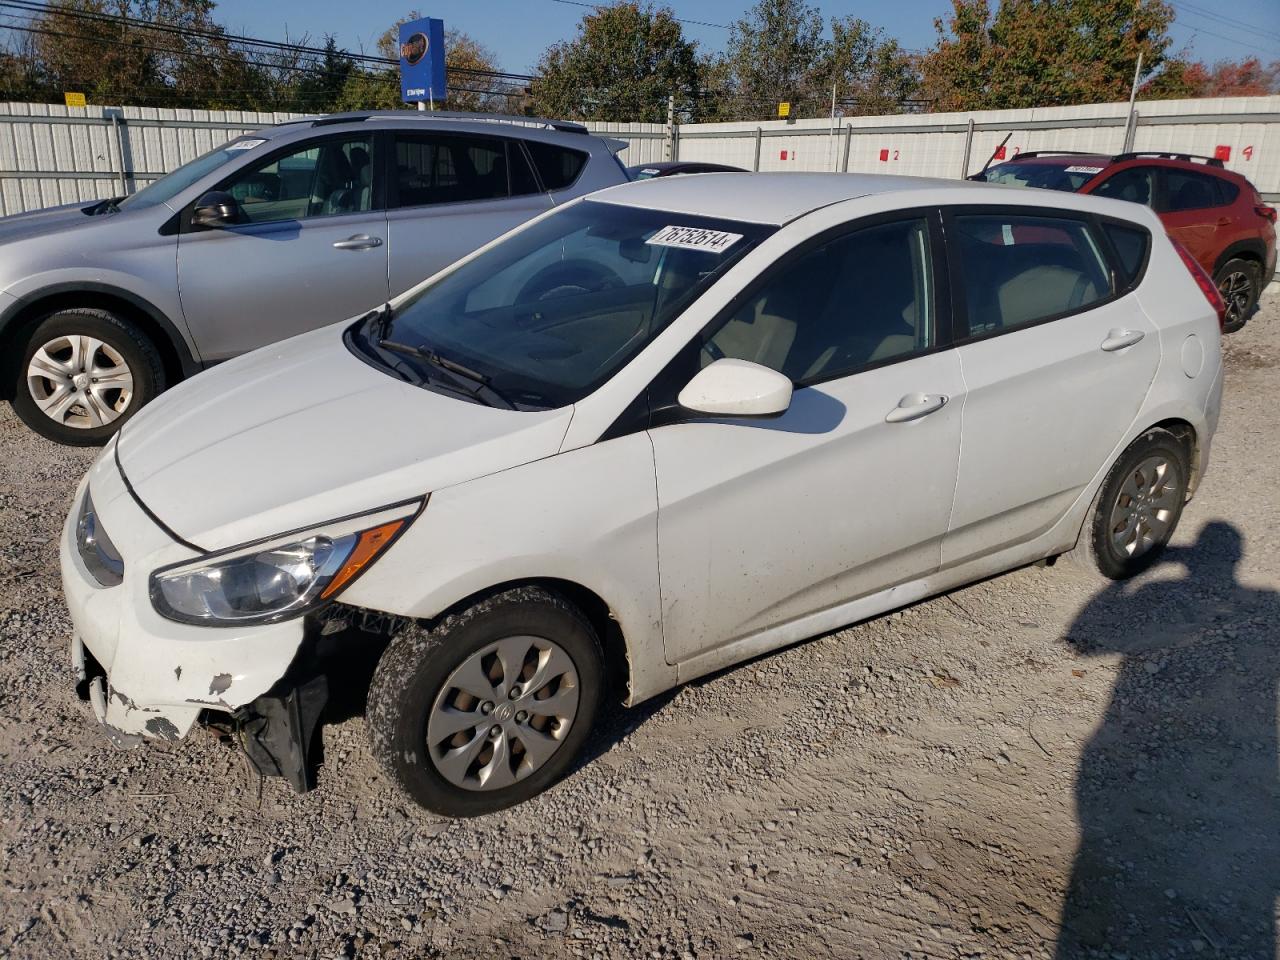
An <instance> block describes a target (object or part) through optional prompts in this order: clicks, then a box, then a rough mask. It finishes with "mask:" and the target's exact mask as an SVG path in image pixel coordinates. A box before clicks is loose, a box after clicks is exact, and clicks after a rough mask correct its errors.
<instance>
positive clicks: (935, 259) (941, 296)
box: [596, 206, 955, 443]
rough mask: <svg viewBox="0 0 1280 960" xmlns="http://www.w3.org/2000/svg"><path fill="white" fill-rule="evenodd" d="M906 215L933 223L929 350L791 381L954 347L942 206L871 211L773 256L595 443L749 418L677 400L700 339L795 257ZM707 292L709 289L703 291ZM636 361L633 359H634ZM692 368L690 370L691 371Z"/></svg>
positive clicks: (811, 381) (799, 385) (814, 382)
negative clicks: (698, 408) (706, 410)
mask: <svg viewBox="0 0 1280 960" xmlns="http://www.w3.org/2000/svg"><path fill="white" fill-rule="evenodd" d="M904 220H924V221H925V222H926V223H927V224H928V227H929V248H928V256H929V260H930V267H931V268H932V271H931V272H932V277H931V279H932V282H933V301H934V303H933V308H934V313H933V319H934V328H935V331H936V336H935V338H934V344H933V346H932V347H930V348H928V349H926V350H919V351H914V352H912V353H908V354H900V355H898V356H895V357H886V358H885V359H883V360H877V361H875V362H873V363H865V364H862V365H861V366H858V367H854V368H852V369H850V370H843V371H841V372H839V373H833V374H830V375H828V376H821V377H812V378H807V379H805V380H803V381H793V387H794V389H796V390H803V389H806V388H808V387H815V386H819V385H821V384H823V383H829V382H830V381H832V380H843V379H845V378H847V377H856V376H858V375H859V374H862V373H866V372H868V371H871V370H878V369H880V368H881V367H887V366H890V365H892V364H895V363H905V362H907V361H909V360H916V359H919V358H921V357H927V356H932V355H933V354H936V353H942V352H944V351H946V350H950V349H951V348H952V347H953V346H954V342H953V333H954V329H955V328H954V320H953V301H954V298H953V296H952V292H951V274H950V269H951V267H950V262H949V260H948V258H947V256H946V248H945V244H944V242H943V240H944V238H943V222H942V218H941V216H940V211H939V208H938V207H935V206H923V207H903V208H901V209H898V210H889V211H885V212H883V213H876V214H870V215H868V216H865V217H859V218H857V219H854V220H848V221H846V222H844V223H840V224H836V225H835V226H832V227H829V228H827V229H826V230H823V231H821V232H820V233H817V234H814V235H813V236H812V237H809V238H808V239H806V240H803V241H801V242H800V243H798V244H796V245H795V246H793V247H792V248H791V249H790V250H788V251H787V252H786V253H784V254H783V255H782V256H780V257H779V258H778V259H776V260H774V261H773V263H771V264H769V266H768V267H767V268H766V269H765V270H763V271H761V272H760V273H759V274H757V275H756V276H755V277H754V278H752V280H751V282H750V283H748V284H747V285H746V286H745V287H743V288H742V289H741V290H739V291H738V292H737V293H736V294H734V295H733V298H732V299H731V300H730V301H729V302H728V303H727V304H725V306H724V307H723V308H721V309H720V310H719V311H718V312H717V313H716V315H715V316H714V317H712V318H711V320H709V321H708V322H707V323H706V324H704V325H703V326H702V328H701V329H700V330H699V331H698V332H697V333H695V334H694V335H693V336H692V337H691V338H690V339H689V342H688V343H686V344H685V345H684V346H682V347H681V348H680V349H679V350H678V351H677V352H676V355H675V356H674V357H672V358H671V360H670V361H668V362H667V364H666V365H665V366H664V367H663V368H662V369H661V370H660V371H658V373H657V374H655V375H654V377H653V378H652V379H651V380H650V381H649V383H648V384H647V385H646V386H645V388H644V389H643V390H642V391H640V393H639V394H638V395H637V396H636V398H635V399H634V400H632V402H631V403H629V404H628V405H627V406H626V408H625V409H624V410H623V412H622V413H621V414H619V416H618V418H617V419H616V420H615V421H614V422H613V424H611V425H610V426H609V428H608V429H607V430H606V431H605V432H604V433H602V434H601V435H600V438H599V440H597V441H596V442H597V443H600V442H603V441H605V440H610V439H613V438H615V437H620V436H625V435H626V434H628V433H634V432H637V431H639V430H652V429H656V428H657V427H662V426H668V425H670V424H674V423H690V422H696V421H719V420H724V419H733V420H737V419H750V418H745V417H731V418H726V417H725V416H723V415H720V414H707V413H699V412H697V411H694V410H687V409H685V408H684V407H681V406H680V405H679V403H678V402H677V400H676V396H677V395H678V394H679V392H680V390H682V389H683V388H684V386H685V385H686V384H687V383H688V382H689V380H690V379H691V378H692V377H693V376H694V375H695V374H696V373H697V372H698V370H699V366H698V354H699V352H700V351H701V349H702V343H703V342H704V340H705V338H706V337H708V336H709V335H710V334H711V332H712V331H715V330H718V329H719V328H720V327H721V326H723V325H724V324H725V323H727V322H728V321H729V320H731V319H732V318H733V317H734V316H735V315H736V314H737V312H738V311H739V310H741V309H742V307H743V306H744V305H745V304H747V303H748V302H750V300H751V299H752V298H753V297H755V296H756V295H757V294H758V293H759V292H760V290H761V289H762V288H763V287H765V286H766V285H767V284H768V283H770V282H771V281H773V280H774V279H776V278H777V276H778V275H779V273H781V272H783V271H786V270H788V269H790V268H791V267H792V266H794V264H795V262H796V261H797V260H799V259H801V258H803V257H805V256H807V255H808V254H810V253H812V252H813V251H814V250H816V249H818V248H819V247H822V246H825V245H827V244H829V243H832V242H833V241H836V240H839V239H841V238H842V237H845V236H848V235H850V234H853V233H857V232H858V231H859V230H863V229H866V228H868V227H876V226H880V225H881V224H885V223H896V222H899V221H904ZM703 295H704V296H705V295H706V294H705V292H704V294H703ZM633 362H634V361H633ZM690 371H692V372H690Z"/></svg>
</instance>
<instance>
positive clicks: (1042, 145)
mask: <svg viewBox="0 0 1280 960" xmlns="http://www.w3.org/2000/svg"><path fill="white" fill-rule="evenodd" d="M296 116H297V115H296V114H286V113H252V112H248V111H213V110H170V109H159V108H154V107H86V108H67V107H64V106H61V105H58V104H37V103H8V104H3V103H0V215H8V214H13V213H22V212H24V211H27V210H34V209H38V208H40V207H47V206H52V205H54V204H58V203H72V202H75V201H78V200H89V199H96V198H99V197H107V196H116V195H119V194H121V193H131V192H133V191H134V190H136V189H138V188H139V187H141V186H144V185H146V184H147V183H149V182H151V181H152V180H154V179H156V178H157V177H159V176H162V175H163V174H165V173H167V172H168V171H169V170H172V169H173V168H174V167H176V166H178V165H179V164H182V163H185V162H186V161H188V160H191V159H193V158H195V157H197V156H199V155H200V154H201V153H203V152H205V151H206V150H209V149H211V148H212V147H214V146H216V145H217V144H218V143H221V142H223V141H226V140H229V139H231V138H233V137H237V136H240V135H241V134H244V133H247V132H250V131H252V130H255V129H258V128H260V127H263V126H267V125H269V124H273V123H280V122H282V121H285V120H289V119H294V118H295V117H296ZM589 126H590V127H591V128H592V130H593V131H595V132H597V133H601V134H606V135H609V136H613V137H617V138H619V139H623V140H626V141H627V142H628V146H627V148H626V150H624V151H623V152H622V154H621V158H622V160H623V162H624V163H627V164H635V163H649V162H652V161H655V160H662V159H667V158H670V157H675V158H678V159H683V160H712V161H718V162H722V163H731V164H734V165H737V166H742V167H746V168H747V169H753V170H764V171H771V170H848V171H857V172H869V173H898V174H912V175H919V176H935V177H960V176H963V175H964V174H965V173H969V172H973V171H974V170H977V169H978V168H979V167H981V166H982V164H983V162H985V161H986V159H987V157H989V156H990V155H991V153H992V151H993V150H994V149H995V147H996V146H997V144H999V143H1000V141H1001V140H1002V139H1003V138H1004V137H1005V136H1006V135H1010V136H1009V141H1008V144H1007V145H1006V153H1007V155H1008V156H1012V155H1014V154H1015V153H1016V152H1021V151H1027V150H1088V151H1097V152H1099V153H1104V154H1111V153H1118V152H1120V150H1121V149H1122V148H1123V147H1124V145H1125V143H1126V141H1127V140H1128V139H1131V142H1132V144H1133V149H1135V150H1178V151H1182V152H1190V153H1198V154H1204V155H1208V156H1213V155H1214V154H1215V153H1216V152H1219V151H1223V152H1226V153H1229V158H1228V159H1227V160H1226V166H1227V167H1228V169H1232V170H1236V171H1238V172H1239V173H1243V174H1244V175H1245V176H1247V177H1248V178H1249V179H1250V180H1252V181H1253V183H1254V184H1255V185H1256V186H1257V187H1258V189H1259V190H1260V191H1261V192H1262V193H1263V195H1264V196H1267V197H1268V199H1272V200H1280V96H1277V97H1227V98H1221V99H1213V100H1167V101H1153V102H1150V103H1139V104H1138V106H1137V109H1136V111H1135V115H1134V117H1132V118H1131V117H1130V116H1129V113H1128V105H1127V104H1123V103H1113V104H1092V105H1087V106H1079V107H1046V108H1038V109H1031V110H996V111H984V112H977V113H940V114H923V115H922V114H910V115H902V116H892V117H853V118H843V119H838V120H837V121H836V122H835V123H834V124H833V123H832V122H831V121H829V120H800V121H796V122H795V123H787V122H785V121H769V122H764V123H706V124H687V125H684V126H680V127H673V128H668V127H666V126H665V125H663V124H652V123H648V124H646V123H600V124H590V125H589Z"/></svg>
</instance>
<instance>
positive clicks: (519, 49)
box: [215, 0, 1280, 73]
mask: <svg viewBox="0 0 1280 960" xmlns="http://www.w3.org/2000/svg"><path fill="white" fill-rule="evenodd" d="M750 2H751V0H668V3H667V5H668V6H670V7H671V8H672V9H673V10H675V12H676V16H678V17H682V18H685V19H688V20H701V21H705V22H707V23H712V24H728V23H731V22H732V21H733V20H736V19H738V18H739V17H740V16H742V13H743V11H744V10H745V9H746V8H747V7H748V6H750ZM811 2H813V0H811ZM1173 3H1174V7H1175V9H1176V10H1177V11H1178V20H1177V22H1176V23H1175V24H1174V29H1173V31H1172V32H1173V36H1174V39H1175V46H1186V45H1189V46H1190V52H1191V53H1192V55H1193V56H1194V57H1196V58H1198V59H1204V60H1208V61H1210V62H1212V61H1214V60H1219V59H1226V58H1230V59H1238V58H1242V57H1247V56H1250V55H1257V56H1259V57H1261V58H1262V59H1263V61H1264V62H1267V61H1269V60H1280V0H1231V2H1230V3H1227V2H1226V0H1173ZM817 6H818V7H819V8H820V9H821V10H822V12H823V14H824V15H825V16H827V17H831V16H844V15H846V14H854V15H856V16H860V17H863V18H864V19H866V20H869V21H871V22H872V23H874V24H877V25H878V26H881V27H883V28H884V29H885V30H886V31H887V32H888V33H889V34H890V35H892V36H895V37H897V38H898V40H899V42H901V43H902V45H903V46H905V47H908V48H925V47H928V46H930V45H932V43H933V41H934V38H935V36H936V34H935V32H934V29H933V20H934V18H935V17H937V16H939V15H941V14H943V13H945V12H946V11H947V10H948V9H949V8H950V4H949V3H948V2H947V0H893V2H892V3H870V2H865V0H864V2H852V0H817ZM415 7H416V8H418V9H420V10H422V12H423V13H424V14H426V15H428V16H433V17H440V18H442V19H443V20H444V21H445V25H446V26H447V27H454V28H456V29H460V30H464V31H465V32H467V33H469V34H471V35H472V36H473V37H475V38H476V39H477V40H479V41H480V42H481V43H483V44H484V45H485V46H487V47H489V49H491V50H493V51H494V52H495V53H496V54H497V55H498V58H499V61H500V63H501V66H502V67H503V68H504V69H507V70H512V71H515V72H518V73H527V72H532V70H533V68H534V66H535V65H536V63H537V61H538V57H539V56H540V55H541V53H542V51H543V50H544V49H545V48H546V47H547V46H548V45H549V44H551V43H554V42H556V41H558V40H562V39H566V38H569V37H571V36H573V34H574V30H575V27H576V25H577V23H578V21H579V19H581V16H582V14H583V13H584V12H585V11H584V10H583V9H582V7H580V6H575V5H572V4H570V3H565V2H561V0H408V2H404V0H359V2H354V3H353V2H350V0H341V2H339V0H265V2H264V0H218V5H217V9H216V11H215V16H216V17H217V18H218V20H219V21H220V22H221V23H223V24H224V25H225V26H226V27H227V28H228V29H230V30H232V31H234V32H244V33H249V34H252V35H254V36H258V37H263V38H265V39H271V40H280V39H284V37H285V34H286V32H287V33H288V35H289V37H290V38H291V39H295V40H296V39H298V38H299V37H301V36H303V35H304V34H305V35H309V36H310V37H311V39H312V40H313V41H318V40H320V39H321V38H323V37H324V35H325V34H333V35H334V36H335V37H336V39H337V40H338V43H339V44H340V45H342V46H345V47H347V48H348V49H350V50H359V49H361V48H362V47H363V49H364V50H366V51H368V52H373V50H374V45H375V42H376V40H377V37H378V35H379V34H380V33H381V32H382V31H383V30H385V29H386V27H387V26H389V25H390V24H391V23H392V22H394V21H395V20H396V19H397V18H399V17H401V16H403V15H404V14H405V13H407V12H408V11H409V10H410V9H413V8H415ZM1219 10H1221V12H1218V11H1219ZM685 30H686V31H687V35H688V36H690V37H692V38H693V39H695V40H697V41H698V42H699V43H700V44H701V45H702V47H703V48H704V49H711V50H719V49H721V48H722V47H723V46H724V43H725V40H726V38H727V36H728V31H727V30H724V29H721V28H719V27H714V26H700V25H697V24H693V23H688V24H686V25H685Z"/></svg>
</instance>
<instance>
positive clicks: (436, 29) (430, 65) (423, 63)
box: [400, 17, 445, 103]
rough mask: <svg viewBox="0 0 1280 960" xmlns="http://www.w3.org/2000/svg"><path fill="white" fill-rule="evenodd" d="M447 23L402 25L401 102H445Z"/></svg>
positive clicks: (418, 22) (428, 19) (417, 21)
mask: <svg viewBox="0 0 1280 960" xmlns="http://www.w3.org/2000/svg"><path fill="white" fill-rule="evenodd" d="M444 83H445V76H444V21H443V20H435V19H432V18H429V17H428V18H424V19H422V20H411V21H410V22H409V23H402V24H401V25H400V98H401V99H402V100H404V102H405V103H421V102H423V101H428V102H434V101H436V100H444V99H445V89H444Z"/></svg>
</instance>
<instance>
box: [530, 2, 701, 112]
mask: <svg viewBox="0 0 1280 960" xmlns="http://www.w3.org/2000/svg"><path fill="white" fill-rule="evenodd" d="M538 73H539V74H540V76H539V77H538V78H537V79H536V80H535V81H534V82H533V95H532V106H533V109H534V111H535V112H537V113H540V114H543V115H545V116H552V117H573V118H578V119H583V120H611V121H626V120H637V121H648V122H652V123H658V122H662V121H663V120H665V119H666V112H667V98H668V97H669V96H670V95H672V94H674V95H675V96H676V97H677V100H678V105H677V106H678V109H679V110H680V112H681V115H682V116H684V117H686V118H687V117H689V116H693V115H696V110H697V104H698V100H699V96H700V93H701V82H700V70H699V65H698V53H697V43H696V42H694V41H691V40H686V39H685V36H684V32H683V30H682V29H681V27H680V22H679V21H678V20H676V18H675V16H674V14H673V13H672V11H671V10H670V9H669V8H667V7H654V6H651V5H649V4H642V3H638V2H620V3H615V4H613V5H612V6H607V7H599V8H596V9H595V10H594V11H592V12H591V13H588V14H586V15H585V16H584V17H583V18H582V21H581V22H580V23H579V25H578V32H577V36H575V37H574V38H573V39H572V40H569V41H566V42H563V43H557V44H555V45H553V46H552V47H550V48H549V49H548V50H547V51H546V52H545V53H544V54H543V55H542V59H541V61H540V62H539V64H538Z"/></svg>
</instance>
